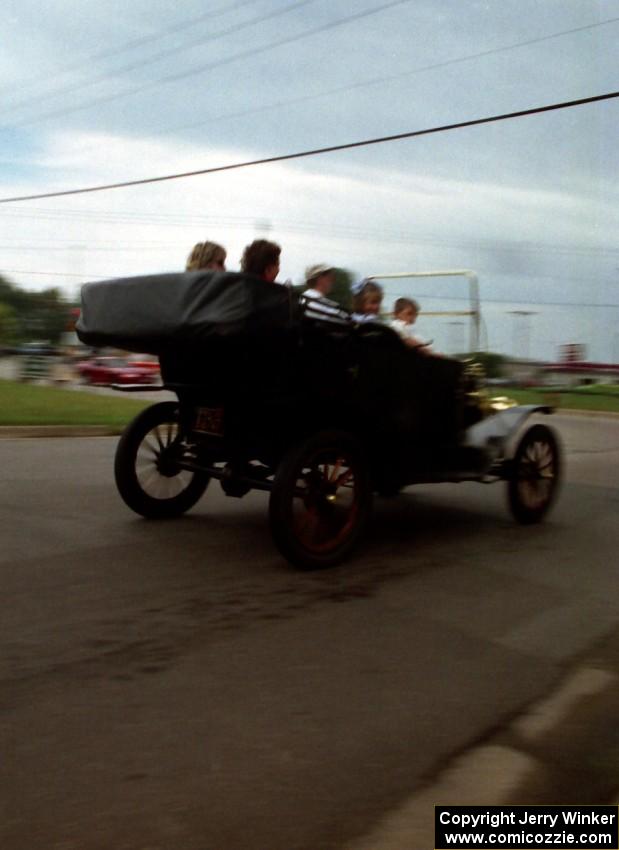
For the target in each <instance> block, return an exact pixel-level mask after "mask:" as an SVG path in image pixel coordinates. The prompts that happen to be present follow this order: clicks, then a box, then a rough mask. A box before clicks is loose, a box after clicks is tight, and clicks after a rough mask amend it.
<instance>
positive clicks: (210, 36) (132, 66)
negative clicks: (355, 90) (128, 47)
mask: <svg viewBox="0 0 619 850" xmlns="http://www.w3.org/2000/svg"><path fill="white" fill-rule="evenodd" d="M315 2H316V0H297V2H296V3H289V4H288V5H287V6H285V7H284V8H282V9H274V10H272V11H271V12H267V13H266V14H263V15H256V16H255V17H253V18H249V20H247V21H243V22H242V23H240V24H234V25H233V26H230V27H226V28H225V29H221V30H215V31H214V32H209V33H207V34H206V35H202V36H200V37H199V38H192V39H189V40H188V41H185V42H183V43H182V44H177V45H175V46H174V47H169V48H168V49H167V50H162V51H161V52H160V53H155V54H154V55H153V56H149V57H148V58H146V59H140V60H136V61H135V62H130V63H129V64H128V65H123V66H122V67H120V68H116V69H115V70H114V71H113V73H114V74H124V73H126V72H127V71H134V70H136V69H137V68H144V67H146V66H147V65H152V64H153V63H155V62H159V61H160V60H161V59H167V58H168V57H169V56H173V55H174V54H175V53H181V52H182V51H184V50H188V49H189V48H191V47H198V46H199V45H202V44H207V43H208V42H209V41H217V40H218V39H220V38H225V37H226V36H228V35H236V34H237V33H239V32H241V30H244V29H248V28H249V27H253V26H256V25H257V24H262V23H264V22H265V21H270V20H273V18H278V17H280V16H281V15H287V14H289V13H290V12H294V11H295V9H299V8H301V7H302V6H307V5H308V4H309V3H315ZM109 76H110V75H109V72H107V73H102V74H99V75H98V76H95V77H92V78H91V79H90V80H83V81H80V82H78V83H71V84H69V85H67V86H64V87H62V88H59V89H55V90H52V91H49V92H44V93H43V94H38V95H33V96H31V97H29V98H26V99H24V100H21V101H18V102H17V103H12V104H9V107H10V108H11V109H19V108H21V107H22V106H30V105H32V104H34V103H40V102H41V101H42V100H47V99H48V98H50V97H57V96H58V95H63V94H70V93H71V92H74V91H79V90H80V89H83V88H87V87H88V86H93V85H96V83H101V82H105V81H106V80H108V79H109ZM121 96H122V93H121ZM79 108H80V109H81V108H82V105H80V107H79ZM35 120H38V119H35Z"/></svg>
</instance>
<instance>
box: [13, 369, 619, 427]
mask: <svg viewBox="0 0 619 850" xmlns="http://www.w3.org/2000/svg"><path fill="white" fill-rule="evenodd" d="M604 389H605V390H608V389H610V392H608V394H604V395H602V394H600V393H599V392H597V393H596V392H594V391H593V388H592V389H589V388H586V389H579V390H575V391H572V392H556V391H554V390H542V389H531V390H521V389H512V388H511V387H505V388H503V387H501V388H499V387H492V388H491V389H490V394H491V395H493V396H499V395H506V396H508V397H510V398H513V399H515V400H516V401H517V402H518V403H519V404H552V405H554V406H555V407H558V408H562V409H573V410H599V411H605V412H614V413H619V391H618V390H619V388H615V387H610V388H608V387H605V388H604ZM149 404H152V402H149V401H141V400H138V399H135V398H126V397H124V396H122V395H120V394H119V395H118V396H115V395H95V394H93V393H88V392H76V391H73V390H61V389H56V388H55V387H43V386H36V385H33V384H21V383H15V382H13V381H5V380H0V426H1V425H101V426H105V427H109V428H113V429H117V430H121V429H122V428H123V427H124V426H125V425H126V424H127V422H129V421H130V420H131V419H133V417H134V416H135V415H136V414H137V413H138V412H139V411H140V410H142V409H143V408H144V407H147V406H148V405H149Z"/></svg>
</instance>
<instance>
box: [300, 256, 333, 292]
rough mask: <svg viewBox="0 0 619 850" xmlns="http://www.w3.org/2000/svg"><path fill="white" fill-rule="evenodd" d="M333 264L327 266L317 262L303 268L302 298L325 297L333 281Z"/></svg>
mask: <svg viewBox="0 0 619 850" xmlns="http://www.w3.org/2000/svg"><path fill="white" fill-rule="evenodd" d="M333 272H334V268H333V266H327V265H325V264H324V263H317V264H316V265H314V266H310V267H309V268H307V269H306V270H305V286H306V289H305V291H304V292H303V297H304V298H326V297H327V296H328V295H329V293H330V292H331V290H332V289H333V284H334V282H335V275H334V274H333Z"/></svg>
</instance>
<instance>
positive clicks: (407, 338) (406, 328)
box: [389, 298, 431, 354]
mask: <svg viewBox="0 0 619 850" xmlns="http://www.w3.org/2000/svg"><path fill="white" fill-rule="evenodd" d="M418 315H419V304H418V303H417V302H416V301H413V299H412V298H398V299H396V302H395V304H394V305H393V319H392V320H391V321H390V322H389V324H390V325H391V327H392V328H393V329H394V331H397V333H399V335H400V336H401V337H402V339H403V340H404V342H405V343H406V345H408V346H409V347H410V348H416V349H418V351H419V352H420V353H421V354H430V353H431V349H430V347H429V343H427V342H424V341H423V340H422V339H419V337H417V336H415V334H414V332H413V325H414V324H415V322H416V321H417V316H418Z"/></svg>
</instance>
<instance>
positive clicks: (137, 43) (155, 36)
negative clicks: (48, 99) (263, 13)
mask: <svg viewBox="0 0 619 850" xmlns="http://www.w3.org/2000/svg"><path fill="white" fill-rule="evenodd" d="M255 2H256V0H241V2H239V3H229V4H228V5H226V6H220V7H219V8H218V9H213V10H212V11H211V12H207V13H206V14H204V15H198V17H196V18H190V19H189V20H186V21H182V22H181V23H178V24H174V25H172V24H171V25H169V26H167V27H166V28H165V30H159V31H158V32H155V33H151V35H144V36H142V37H141V38H136V39H133V40H132V41H127V42H125V43H124V44H121V45H119V46H118V47H114V48H112V49H111V50H102V51H99V52H98V53H91V54H90V55H87V56H84V57H83V58H82V59H80V60H79V61H77V62H72V63H71V64H70V65H65V66H64V67H61V68H60V69H59V70H57V71H56V72H55V74H53V75H51V79H53V78H54V77H60V76H64V74H68V73H70V72H71V71H78V70H79V69H80V68H82V67H83V66H84V65H85V64H90V63H91V62H98V61H100V60H102V59H109V57H110V56H117V55H118V54H119V53H125V52H126V51H127V50H134V49H135V48H136V47H142V46H143V45H144V44H149V43H150V42H152V41H159V40H160V39H162V38H166V37H167V36H168V35H170V34H172V33H176V32H181V31H182V30H185V29H189V28H190V27H194V26H196V25H197V24H201V23H203V22H204V21H212V20H213V18H218V17H221V15H225V14H226V13H228V12H234V11H236V10H237V9H241V8H242V7H243V6H249V5H253V4H254V3H255ZM49 80H50V74H41V75H38V76H36V77H31V78H30V79H29V80H24V81H22V82H21V84H19V85H21V86H25V87H30V86H33V85H38V84H39V83H41V82H48V81H49ZM9 91H11V92H12V91H13V87H12V86H4V87H3V88H1V89H0V93H2V94H4V93H5V92H9ZM10 105H15V104H10ZM16 105H20V104H16Z"/></svg>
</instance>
